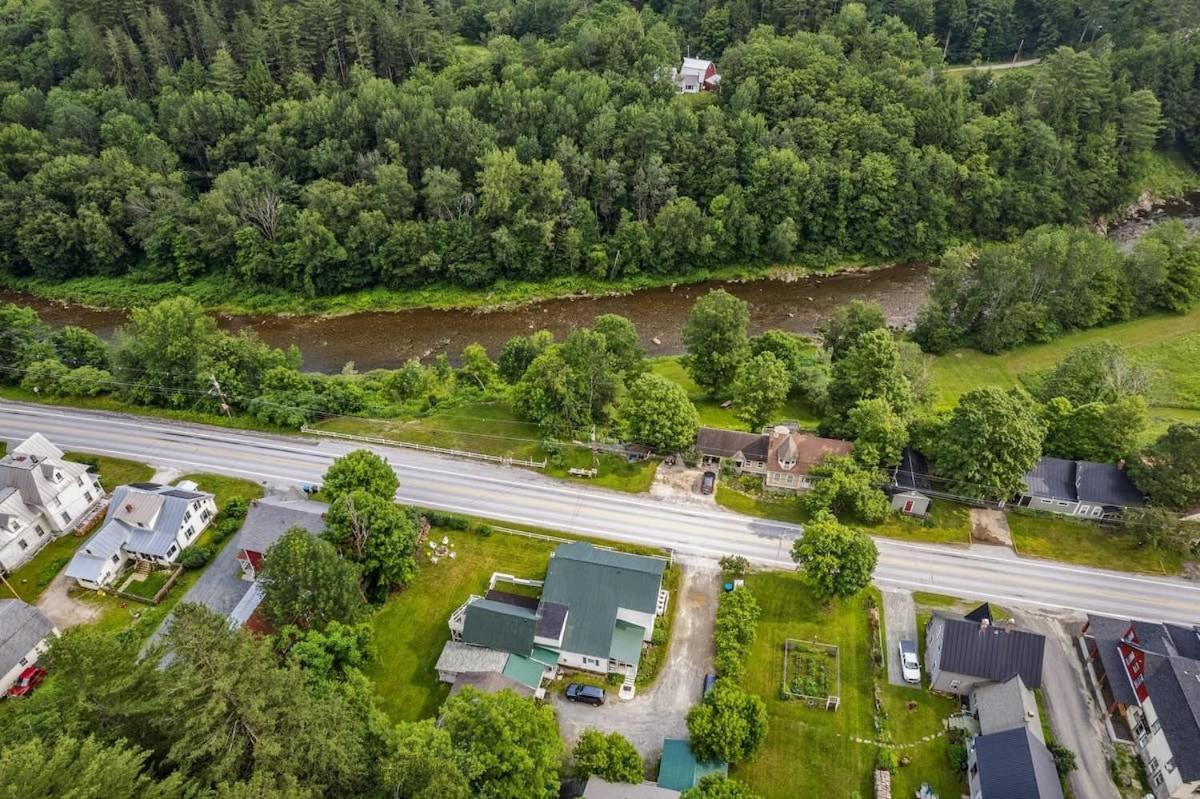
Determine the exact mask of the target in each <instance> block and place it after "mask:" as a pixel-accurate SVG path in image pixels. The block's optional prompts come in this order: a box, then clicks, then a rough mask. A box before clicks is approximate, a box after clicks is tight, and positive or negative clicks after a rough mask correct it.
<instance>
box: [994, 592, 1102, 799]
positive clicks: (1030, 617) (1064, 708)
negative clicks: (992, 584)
mask: <svg viewBox="0 0 1200 799" xmlns="http://www.w3.org/2000/svg"><path fill="white" fill-rule="evenodd" d="M1013 616H1014V618H1016V619H1017V621H1018V622H1019V623H1020V624H1021V626H1023V627H1025V628H1026V629H1029V630H1033V631H1034V632H1039V633H1041V634H1042V635H1044V636H1046V659H1045V662H1044V665H1043V666H1042V696H1043V698H1044V699H1045V701H1046V712H1047V714H1048V715H1049V716H1050V728H1051V729H1052V730H1053V731H1054V737H1055V738H1056V739H1057V740H1058V742H1059V743H1061V744H1062V745H1063V746H1065V747H1067V748H1068V749H1070V750H1071V751H1072V752H1074V753H1075V755H1076V762H1077V764H1078V765H1077V768H1076V769H1075V771H1072V772H1071V776H1070V781H1071V790H1072V791H1073V792H1074V793H1075V796H1077V797H1079V799H1084V798H1085V797H1086V799H1120V794H1119V793H1118V792H1117V786H1116V785H1114V784H1113V781H1112V777H1111V776H1109V773H1108V758H1109V757H1110V755H1111V751H1110V746H1111V745H1110V744H1109V743H1108V737H1107V734H1106V733H1105V731H1104V728H1103V721H1102V720H1101V718H1100V714H1099V712H1098V711H1097V709H1096V706H1095V703H1094V702H1093V700H1092V694H1091V691H1089V690H1088V686H1087V678H1086V677H1085V676H1084V673H1083V667H1082V666H1081V665H1080V663H1079V658H1078V657H1077V656H1076V654H1075V649H1074V647H1075V642H1074V641H1073V640H1072V637H1071V634H1070V633H1069V632H1068V627H1072V626H1073V625H1072V623H1071V622H1070V621H1067V620H1064V619H1058V618H1054V617H1051V616H1045V615H1041V614H1036V613H1029V612H1023V611H1016V612H1014V614H1013Z"/></svg>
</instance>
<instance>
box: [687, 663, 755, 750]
mask: <svg viewBox="0 0 1200 799" xmlns="http://www.w3.org/2000/svg"><path fill="white" fill-rule="evenodd" d="M687 727H688V743H689V745H690V746H691V748H692V752H693V753H694V754H695V755H696V757H697V758H698V759H700V760H724V761H725V762H726V763H740V762H742V761H743V760H748V759H750V758H751V757H753V756H754V753H755V752H757V751H758V748H759V747H760V746H762V744H763V741H765V740H766V737H767V707H766V705H765V704H764V703H763V701H762V700H761V699H759V698H758V697H757V696H755V695H754V694H751V693H749V692H747V691H746V690H745V689H744V688H742V687H741V686H740V685H738V684H737V682H736V681H734V680H732V679H728V678H721V679H718V680H717V684H716V685H715V686H714V687H713V689H712V690H711V691H709V692H708V694H707V695H706V696H705V697H704V701H702V702H701V703H700V704H698V705H696V706H695V707H693V708H692V709H691V710H689V711H688V715H687Z"/></svg>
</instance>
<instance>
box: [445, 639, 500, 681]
mask: <svg viewBox="0 0 1200 799" xmlns="http://www.w3.org/2000/svg"><path fill="white" fill-rule="evenodd" d="M507 662H508V653H507V652H500V651H498V650H495V649H488V648H487V647H483V646H471V645H470V644H464V643H462V642H461V641H447V642H446V644H445V646H443V647H442V653H441V654H440V655H438V660H437V666H436V667H435V668H436V669H437V670H438V671H447V672H453V673H455V674H470V673H482V672H489V671H496V672H498V671H502V670H503V669H504V664H505V663H507Z"/></svg>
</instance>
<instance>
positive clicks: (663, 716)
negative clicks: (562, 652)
mask: <svg viewBox="0 0 1200 799" xmlns="http://www.w3.org/2000/svg"><path fill="white" fill-rule="evenodd" d="M677 562H678V563H679V565H680V572H681V573H680V583H679V591H678V592H677V593H678V595H677V596H673V597H671V605H672V611H671V612H673V613H675V614H676V615H675V626H674V629H673V630H672V634H671V645H670V650H669V651H668V653H667V661H666V663H664V664H663V667H662V671H661V672H660V673H659V676H658V680H657V681H656V682H655V683H654V685H652V686H650V687H649V688H647V689H644V690H640V691H638V695H637V696H636V697H634V698H633V699H632V700H629V701H627V702H622V701H621V700H619V699H617V695H616V694H617V691H616V687H610V688H608V689H607V691H608V700H607V702H606V703H605V704H604V705H603V706H602V707H592V706H591V705H584V704H576V703H574V702H568V701H567V700H566V699H564V698H563V697H562V690H563V686H564V685H565V684H566V683H569V682H570V676H569V675H568V676H567V677H566V678H565V679H564V680H562V681H561V682H559V683H556V684H555V686H554V688H553V691H554V694H553V695H552V696H551V702H552V703H553V705H554V709H555V711H556V712H557V714H558V724H559V728H560V730H561V731H562V734H563V737H564V738H565V739H566V741H567V745H568V746H574V744H575V741H576V740H577V739H578V738H579V736H580V734H582V733H583V732H584V730H587V729H589V728H595V729H598V730H602V731H604V732H619V733H621V734H622V735H624V736H625V737H626V738H628V739H629V740H630V741H631V742H632V743H633V745H634V746H635V747H637V750H638V751H639V752H641V754H642V757H643V758H645V760H646V765H647V766H648V767H653V765H654V763H655V761H656V760H657V759H658V757H659V755H660V754H661V752H662V742H663V739H664V738H679V737H685V736H686V735H687V724H686V721H685V719H686V717H687V712H688V710H689V709H690V708H691V707H692V705H694V704H696V703H697V702H699V701H700V695H701V693H702V691H703V684H704V675H706V674H708V673H709V672H710V671H711V670H712V660H713V624H714V621H715V617H716V612H717V591H718V589H719V586H720V569H719V567H718V566H717V562H716V561H713V560H708V559H706V558H691V557H680V558H678V559H677Z"/></svg>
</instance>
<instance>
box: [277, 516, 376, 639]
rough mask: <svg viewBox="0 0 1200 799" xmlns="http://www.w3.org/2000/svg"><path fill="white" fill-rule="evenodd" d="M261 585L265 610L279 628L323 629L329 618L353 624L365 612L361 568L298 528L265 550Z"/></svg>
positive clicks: (322, 541)
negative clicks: (360, 579) (290, 626)
mask: <svg viewBox="0 0 1200 799" xmlns="http://www.w3.org/2000/svg"><path fill="white" fill-rule="evenodd" d="M258 586H259V588H260V589H261V590H262V594H263V601H262V607H263V610H264V611H265V612H266V613H267V616H268V617H269V618H270V619H271V621H272V623H274V624H275V625H277V626H279V627H282V626H284V625H287V624H295V625H296V626H298V627H300V628H301V629H304V630H322V629H324V628H325V625H327V624H329V622H331V621H338V622H342V623H343V624H352V623H354V622H355V621H357V620H358V619H359V618H361V617H362V615H363V612H364V606H363V596H362V590H361V589H360V588H359V569H358V567H357V566H356V565H355V564H353V563H351V562H349V561H347V560H343V559H342V556H341V555H339V554H338V551H337V549H336V548H334V546H333V544H330V543H329V542H328V541H324V540H322V539H320V538H317V537H315V536H313V535H311V534H310V533H309V532H308V531H307V530H305V529H303V528H300V527H294V528H292V529H291V530H289V531H288V532H286V533H284V534H283V537H281V538H280V539H279V540H278V541H276V542H275V543H274V544H272V545H271V548H270V549H268V550H267V552H266V555H265V557H264V558H263V563H262V568H261V570H260V571H259V575H258Z"/></svg>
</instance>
